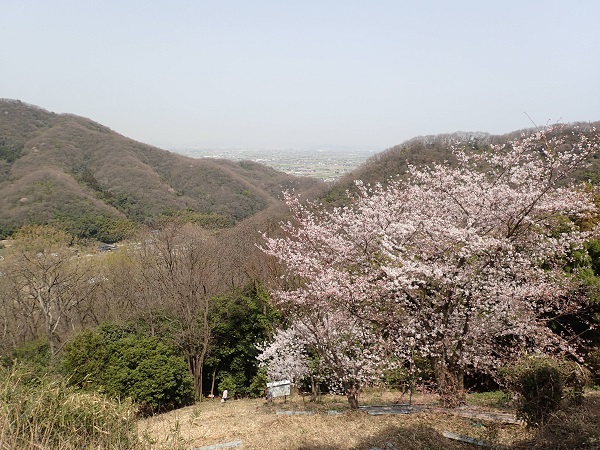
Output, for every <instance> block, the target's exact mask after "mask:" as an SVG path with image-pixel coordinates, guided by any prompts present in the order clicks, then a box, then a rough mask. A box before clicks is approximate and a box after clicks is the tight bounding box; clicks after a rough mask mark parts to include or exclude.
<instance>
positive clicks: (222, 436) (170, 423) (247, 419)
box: [140, 393, 531, 450]
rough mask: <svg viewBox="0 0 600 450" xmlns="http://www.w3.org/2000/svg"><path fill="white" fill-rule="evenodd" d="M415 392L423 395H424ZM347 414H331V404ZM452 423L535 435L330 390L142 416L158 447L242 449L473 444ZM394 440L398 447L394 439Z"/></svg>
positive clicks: (509, 436)
mask: <svg viewBox="0 0 600 450" xmlns="http://www.w3.org/2000/svg"><path fill="white" fill-rule="evenodd" d="M394 399H395V394H394V393H378V394H377V395H376V396H365V398H363V399H362V401H363V403H364V404H382V403H391V402H393V401H394ZM418 400H420V401H423V398H419V399H418ZM333 409H335V410H337V411H340V412H342V414H337V415H332V414H329V413H328V411H329V410H333ZM278 410H290V411H311V412H312V413H313V414H312V415H278V414H276V411H278ZM444 431H450V432H453V433H456V434H460V435H467V436H470V437H472V438H476V439H484V440H488V441H494V442H496V443H501V444H512V443H513V442H515V441H518V440H522V439H524V438H527V437H530V436H531V433H530V432H528V431H527V430H526V429H525V428H524V427H522V426H520V425H502V424H498V423H492V422H483V421H478V420H473V419H468V418H461V417H456V416H454V415H450V414H446V413H441V412H421V413H418V414H410V415H381V416H371V415H368V414H366V413H364V412H350V411H348V410H347V402H346V400H345V398H344V397H335V396H327V397H324V400H323V403H321V404H315V403H310V402H308V400H306V401H303V400H302V399H301V398H299V397H294V396H293V397H292V398H291V400H288V401H287V402H286V403H284V402H283V400H281V399H276V400H275V401H274V402H273V403H272V404H268V403H266V402H265V401H264V400H262V399H258V400H233V401H229V402H227V403H225V404H223V403H220V402H219V401H218V400H211V401H206V402H202V403H199V404H196V405H194V406H191V407H188V408H184V409H181V410H177V411H172V412H170V413H168V414H164V415H159V416H155V417H152V418H150V419H146V420H143V421H141V422H140V432H141V433H142V434H145V435H146V436H149V437H151V438H152V439H154V441H155V442H156V444H157V445H156V446H155V448H161V445H162V448H169V449H170V448H173V446H172V443H173V442H174V441H176V442H179V445H180V446H181V448H196V447H200V446H205V445H213V444H218V443H225V442H231V441H237V440H241V441H243V444H244V446H243V448H244V449H256V450H258V449H261V450H283V449H290V450H292V449H305V450H309V449H315V450H316V449H325V450H333V449H370V448H374V447H378V448H382V449H383V448H386V447H385V446H386V445H388V448H394V449H402V450H417V449H419V450H421V449H472V448H474V447H473V446H472V445H470V444H465V443H461V442H457V441H452V440H449V439H447V438H445V437H444V436H443V435H442V433H443V432H444ZM387 443H390V444H391V445H392V446H393V447H390V446H389V444H387Z"/></svg>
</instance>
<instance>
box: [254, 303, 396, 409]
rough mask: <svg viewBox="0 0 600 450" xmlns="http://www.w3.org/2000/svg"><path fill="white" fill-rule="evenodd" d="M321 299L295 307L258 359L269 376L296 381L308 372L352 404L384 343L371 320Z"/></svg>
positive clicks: (382, 363)
mask: <svg viewBox="0 0 600 450" xmlns="http://www.w3.org/2000/svg"><path fill="white" fill-rule="evenodd" d="M324 303H325V304H320V305H319V306H318V307H316V305H315V304H313V307H312V308H309V309H305V310H304V309H300V310H297V311H296V314H295V315H294V316H293V317H294V321H293V323H292V325H291V326H290V327H288V328H286V329H279V330H277V332H276V334H275V338H274V340H273V342H272V343H270V344H269V345H265V346H263V347H262V348H261V350H262V353H261V354H260V355H259V357H258V359H259V361H260V362H261V364H262V365H263V366H266V367H267V376H268V377H269V379H271V380H282V379H289V380H292V381H293V382H296V383H297V382H298V381H300V380H302V379H303V378H304V377H308V376H310V377H311V381H312V382H313V383H315V381H316V382H317V383H318V382H319V381H325V382H326V383H327V384H328V385H329V388H330V389H331V390H333V391H341V392H343V393H344V394H345V395H346V397H347V398H348V403H349V404H350V407H351V408H352V409H357V408H358V394H359V391H360V388H361V386H362V385H364V384H365V383H369V382H372V381H373V380H376V379H377V378H378V377H379V376H380V375H381V373H382V370H383V368H385V367H387V359H386V346H385V345H382V344H383V342H382V341H381V339H380V338H379V336H377V335H376V334H375V333H374V332H373V329H372V328H373V327H372V326H369V324H367V323H366V322H364V321H362V320H360V319H358V318H357V317H355V316H352V315H349V314H347V313H344V311H343V310H339V309H338V308H336V307H335V305H327V304H326V302H324ZM332 306H333V307H332ZM313 394H314V386H313Z"/></svg>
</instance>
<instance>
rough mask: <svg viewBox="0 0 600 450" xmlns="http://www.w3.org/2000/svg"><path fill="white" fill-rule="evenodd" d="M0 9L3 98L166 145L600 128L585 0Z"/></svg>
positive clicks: (593, 20)
mask: <svg viewBox="0 0 600 450" xmlns="http://www.w3.org/2000/svg"><path fill="white" fill-rule="evenodd" d="M0 12H1V13H0V39H2V42H3V52H2V61H3V68H4V70H2V71H0V86H1V87H2V89H1V90H0V97H3V98H12V99H18V100H21V101H24V102H27V103H31V104H34V105H37V106H40V107H43V108H45V109H48V110H50V111H53V112H57V113H73V114H77V115H80V116H85V117H88V118H90V119H92V120H95V121H97V122H100V123H102V124H103V125H106V126H108V127H110V128H112V129H113V130H115V131H117V132H118V133H121V134H123V135H125V136H128V137H131V138H133V139H136V140H138V141H141V142H144V143H148V144H152V145H156V146H158V147H162V148H166V149H177V148H211V147H215V148H261V147H264V148H289V149H293V148H308V147H319V146H337V147H349V148H350V147H351V148H357V147H366V148H371V149H372V148H378V149H380V150H383V149H385V148H389V147H391V146H393V145H396V144H399V143H401V142H402V141H405V140H407V139H410V138H412V137H415V136H418V135H427V134H439V133H451V132H455V131H483V132H489V133H495V134H499V133H505V132H510V131H514V130H518V129H522V128H528V127H531V126H532V125H533V124H532V122H531V120H533V122H535V123H536V124H538V125H545V124H546V123H553V122H557V121H561V122H577V121H586V122H587V121H595V120H599V119H600V114H599V108H598V105H600V89H598V88H597V86H596V84H597V79H598V77H599V76H600V58H599V56H600V55H599V53H600V50H599V49H598V46H597V44H598V42H600V28H599V27H597V20H598V19H599V18H600V2H597V1H595V0H579V1H574V2H569V3H567V2H563V1H558V0H548V1H535V0H531V1H525V2H523V1H516V0H507V1H504V2H493V3H491V2H480V1H475V0H458V1H456V2H445V1H442V0H436V1H434V0H429V1H423V2H406V1H397V2H392V1H383V0H376V1H373V2H361V1H337V0H336V1H320V2H316V1H305V2H293V3H291V2H276V1H273V0H270V1H268V0H257V1H252V2H243V1H240V0H232V1H219V2H218V1H182V0H177V1H169V2H167V1H159V0H157V1H148V2H133V1H129V2H122V1H116V0H107V1H105V2H102V3H95V2H79V1H72V0H71V1H66V0H58V1H53V2H46V1H43V0H5V1H4V2H2V6H0ZM530 118H531V120H530Z"/></svg>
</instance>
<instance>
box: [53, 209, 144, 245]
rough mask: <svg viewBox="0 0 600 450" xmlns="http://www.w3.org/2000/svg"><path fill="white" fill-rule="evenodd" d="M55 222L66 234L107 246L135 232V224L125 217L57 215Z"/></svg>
mask: <svg viewBox="0 0 600 450" xmlns="http://www.w3.org/2000/svg"><path fill="white" fill-rule="evenodd" d="M55 221H56V222H57V224H62V226H63V227H64V228H65V230H66V231H67V232H69V233H70V234H71V235H73V236H76V237H78V238H80V239H95V240H97V241H100V242H105V243H107V244H113V243H115V242H119V241H121V240H123V239H125V238H128V237H130V236H131V235H132V234H133V232H134V231H135V230H136V228H137V225H136V224H135V222H133V221H131V220H129V219H127V218H125V217H114V216H109V215H91V214H85V213H83V214H80V215H66V214H65V215H57V216H56V219H55Z"/></svg>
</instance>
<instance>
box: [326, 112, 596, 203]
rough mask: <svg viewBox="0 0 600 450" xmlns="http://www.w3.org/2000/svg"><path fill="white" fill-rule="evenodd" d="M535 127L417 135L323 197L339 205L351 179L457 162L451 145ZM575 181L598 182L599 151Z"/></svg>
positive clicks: (567, 130) (482, 147) (483, 143)
mask: <svg viewBox="0 0 600 450" xmlns="http://www.w3.org/2000/svg"><path fill="white" fill-rule="evenodd" d="M593 127H595V128H596V129H598V128H600V122H591V123H574V124H568V125H565V126H562V127H559V128H557V132H558V133H561V134H565V135H569V134H572V133H573V132H574V131H575V130H579V131H583V132H585V133H590V132H591V130H592V128H593ZM533 131H535V129H527V130H518V131H514V132H512V133H507V134H503V135H492V134H488V133H482V132H457V133H451V134H438V135H431V136H418V137H415V138H413V139H410V140H408V141H406V142H403V143H401V144H398V145H395V146H394V147H391V148H388V149H387V150H384V151H383V152H381V153H377V154H376V155H373V156H372V157H370V158H369V159H368V160H367V161H366V162H365V163H364V164H362V165H360V166H359V167H358V168H356V169H355V170H353V171H352V172H349V173H347V174H345V175H344V176H342V177H341V178H340V179H339V180H338V181H337V182H336V184H335V186H334V187H333V188H332V189H331V190H330V191H329V192H328V194H327V196H326V199H327V201H328V202H330V203H334V204H339V203H340V202H343V201H344V199H345V198H346V191H348V190H349V191H351V192H355V186H354V181H355V180H362V181H363V182H365V183H370V184H375V183H384V184H385V183H386V182H387V181H388V180H389V179H390V178H393V177H397V176H403V175H404V174H406V172H407V169H408V166H409V165H412V166H416V167H419V166H426V165H432V164H441V163H445V162H448V164H449V165H450V166H454V165H455V164H456V158H455V157H454V155H453V153H452V148H453V147H457V148H461V149H462V148H464V149H466V150H467V151H472V152H485V151H492V146H497V145H505V144H509V142H511V141H515V140H517V139H519V138H520V137H521V136H522V135H529V134H531V133H532V132H533ZM575 178H576V179H578V180H584V181H587V180H590V181H592V183H594V184H598V183H599V182H600V154H595V155H594V156H593V157H592V159H591V160H590V165H589V167H587V168H586V169H584V170H579V171H577V172H576V173H575Z"/></svg>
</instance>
